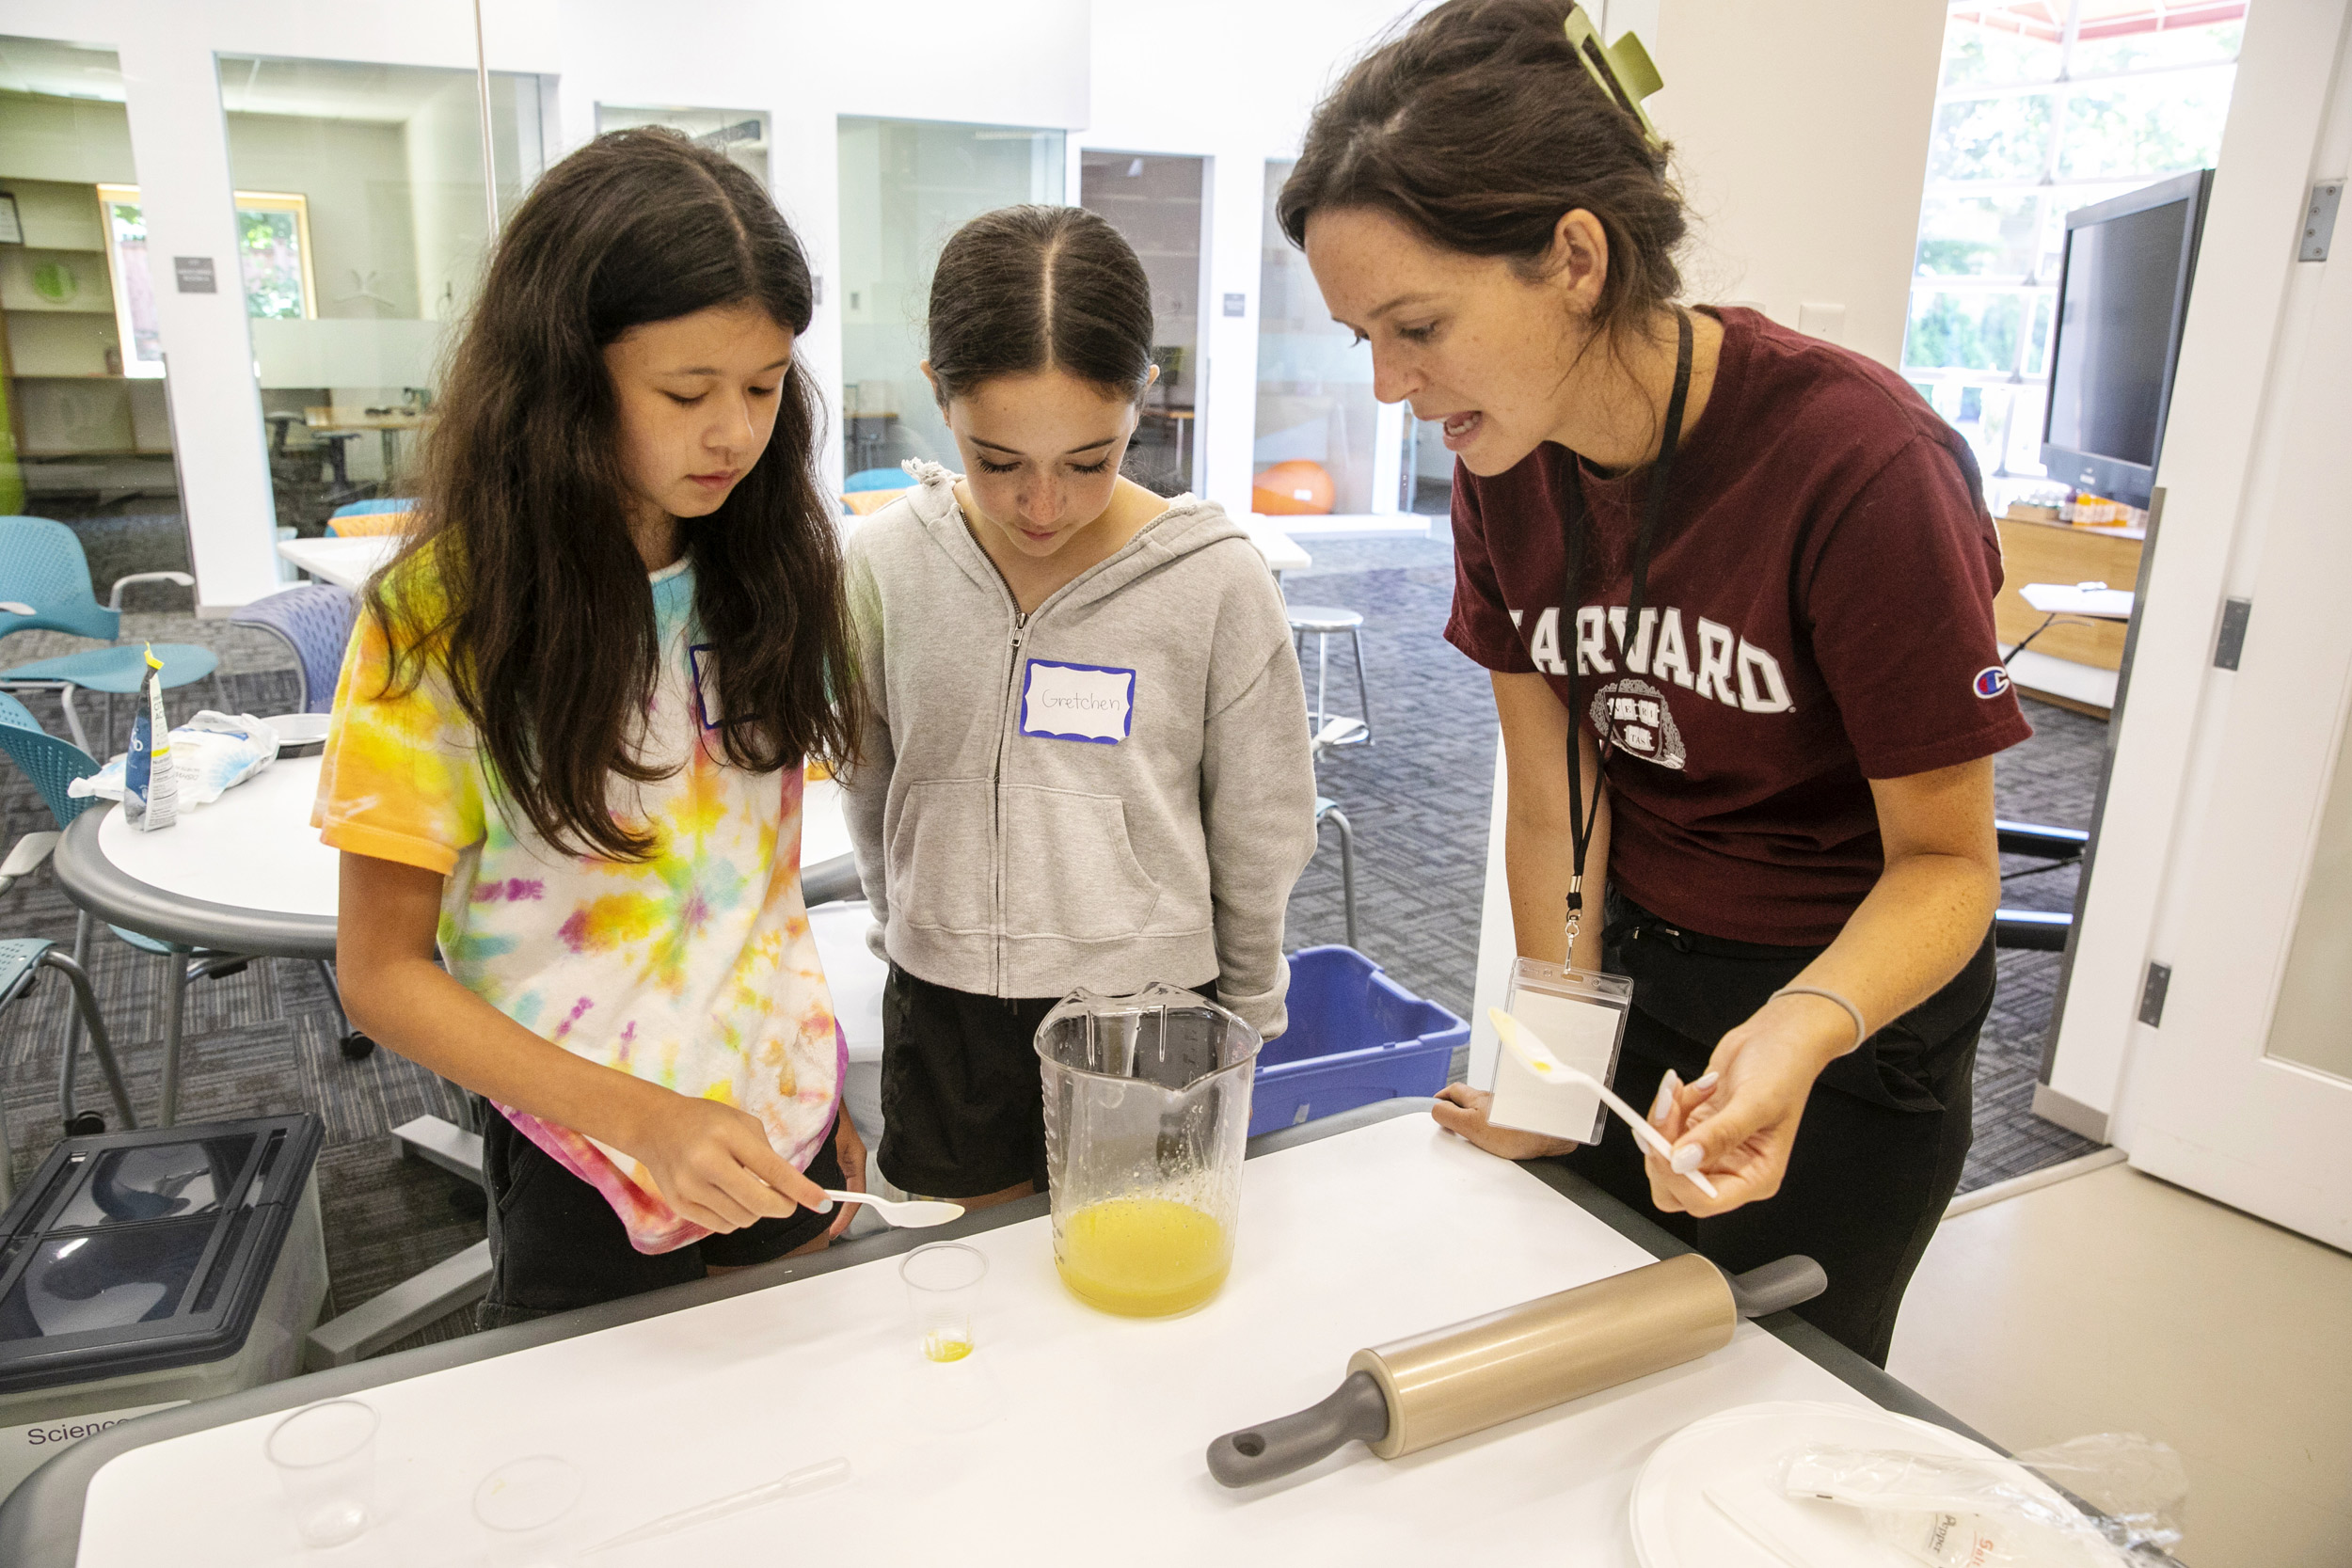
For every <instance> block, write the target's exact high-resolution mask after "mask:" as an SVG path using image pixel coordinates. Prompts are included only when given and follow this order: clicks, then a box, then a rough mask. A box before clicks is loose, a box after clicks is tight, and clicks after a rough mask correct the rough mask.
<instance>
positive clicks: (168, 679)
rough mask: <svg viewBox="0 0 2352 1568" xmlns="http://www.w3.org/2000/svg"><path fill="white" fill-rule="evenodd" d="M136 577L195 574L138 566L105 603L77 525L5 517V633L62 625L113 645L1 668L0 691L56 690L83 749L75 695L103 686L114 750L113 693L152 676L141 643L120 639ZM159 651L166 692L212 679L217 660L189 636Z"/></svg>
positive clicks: (0, 563) (0, 629) (216, 692)
mask: <svg viewBox="0 0 2352 1568" xmlns="http://www.w3.org/2000/svg"><path fill="white" fill-rule="evenodd" d="M135 582H176V583H178V584H180V586H181V587H183V588H193V587H195V586H196V579H195V578H192V577H190V576H188V574H187V573H185V572H134V573H132V574H131V575H130V576H129V577H125V578H116V579H115V585H114V587H113V589H112V590H111V591H109V593H108V594H107V598H106V602H105V603H104V604H103V605H102V604H100V603H99V602H98V599H97V596H96V595H95V594H92V593H91V592H90V584H89V561H88V559H87V557H86V556H84V555H83V553H82V541H81V540H80V539H79V538H77V537H75V535H74V532H73V531H72V529H70V528H68V527H66V526H65V525H64V524H63V523H53V522H51V521H50V520H49V519H48V518H46V517H0V637H6V636H7V635H8V633H10V632H12V631H62V632H71V633H72V634H73V635H74V636H77V637H94V638H96V639H98V640H99V641H103V642H106V643H108V644H111V645H110V646H107V647H103V648H91V649H88V650H87V651H85V652H82V653H78V654H64V655H61V656H59V657H56V658H43V659H37V660H35V661H34V662H33V663H31V664H20V665H18V666H16V667H15V668H14V669H12V670H0V692H6V691H55V692H56V693H57V694H58V696H59V699H60V700H61V701H62V702H63V703H64V704H65V722H66V728H68V729H69V730H72V732H73V742H74V744H75V745H77V746H79V747H81V749H82V750H83V751H85V752H87V751H92V750H95V748H93V747H92V746H91V745H90V743H89V736H88V735H87V733H85V732H84V730H83V728H82V716H81V715H80V714H79V713H77V712H75V711H74V707H73V694H74V693H75V692H76V691H98V692H103V693H104V695H105V697H106V730H107V735H106V744H107V747H108V748H109V749H111V748H112V746H113V743H114V736H113V731H114V699H115V698H117V697H120V696H129V695H132V694H134V693H135V692H136V691H137V690H138V689H139V685H140V683H141V682H142V681H143V680H144V679H145V678H146V675H147V660H146V657H145V656H144V654H143V652H142V650H141V649H139V648H136V647H131V646H126V645H124V644H123V643H121V642H120V641H119V639H120V638H121V636H122V591H123V590H124V589H125V588H128V587H129V586H130V585H131V584H133V583H135ZM155 657H157V658H160V659H162V660H163V663H164V674H163V679H164V689H165V690H167V691H169V690H172V689H177V688H179V687H183V686H187V685H190V684H191V683H193V682H196V681H200V680H205V679H208V678H212V677H213V676H214V674H215V671H216V670H217V669H218V668H219V665H220V660H219V658H218V657H216V656H215V654H214V653H213V651H212V650H211V649H210V648H199V647H197V646H195V645H194V644H192V643H187V642H162V643H158V644H156V647H155ZM213 702H214V705H215V706H218V705H219V704H220V687H219V683H218V681H217V680H215V682H214V687H213Z"/></svg>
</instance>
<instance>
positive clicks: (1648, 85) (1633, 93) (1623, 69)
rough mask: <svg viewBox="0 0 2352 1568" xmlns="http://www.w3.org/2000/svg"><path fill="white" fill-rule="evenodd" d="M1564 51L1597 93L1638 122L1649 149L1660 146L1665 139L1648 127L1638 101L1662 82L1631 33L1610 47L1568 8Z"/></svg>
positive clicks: (1581, 12)
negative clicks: (1572, 53) (1589, 78)
mask: <svg viewBox="0 0 2352 1568" xmlns="http://www.w3.org/2000/svg"><path fill="white" fill-rule="evenodd" d="M1565 25H1566V28H1567V34H1568V47H1569V48H1571V49H1573V50H1575V51H1576V57H1577V58H1578V59H1580V60H1582V61H1583V62H1584V69H1585V71H1586V72H1587V73H1589V74H1590V75H1591V76H1592V78H1593V80H1594V81H1596V82H1597V83H1599V84H1600V89H1601V91H1603V92H1605V93H1607V94H1608V95H1609V96H1610V97H1611V98H1613V99H1614V100H1615V101H1616V103H1617V106H1618V107H1619V108H1621V109H1623V110H1624V111H1625V112H1626V113H1627V114H1629V115H1631V116H1632V117H1633V118H1634V119H1638V120H1640V121H1641V122H1642V134H1643V135H1645V136H1647V137H1648V138H1649V139H1650V143H1651V145H1653V146H1663V145H1664V143H1665V138H1664V137H1663V136H1661V135H1659V134H1658V127H1657V126H1655V125H1652V124H1651V123H1650V119H1649V116H1648V115H1646V114H1645V113H1643V111H1642V100H1643V99H1645V98H1647V97H1648V96H1649V95H1650V94H1651V93H1654V92H1656V91H1657V90H1658V89H1659V88H1660V87H1664V86H1665V85H1666V84H1665V79H1664V78H1663V77H1661V76H1660V75H1659V74H1658V67H1657V66H1656V65H1655V64H1653V63H1652V62H1651V60H1650V57H1649V51H1648V50H1646V49H1645V48H1643V47H1642V40H1640V39H1638V38H1636V37H1634V36H1633V35H1632V34H1631V33H1625V34H1621V35H1619V37H1618V39H1617V41H1616V42H1614V43H1610V44H1604V43H1602V42H1601V41H1600V29H1599V28H1597V27H1596V26H1594V25H1593V19H1592V18H1591V17H1589V16H1587V15H1585V14H1584V8H1583V7H1581V6H1570V7H1569V8H1568V20H1567V23H1566V24H1565Z"/></svg>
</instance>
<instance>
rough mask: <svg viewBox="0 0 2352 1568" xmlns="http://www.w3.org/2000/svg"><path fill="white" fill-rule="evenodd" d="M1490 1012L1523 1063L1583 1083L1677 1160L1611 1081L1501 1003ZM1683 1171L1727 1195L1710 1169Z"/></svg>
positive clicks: (1650, 1145) (1649, 1144)
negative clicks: (1556, 1050) (1566, 1057)
mask: <svg viewBox="0 0 2352 1568" xmlns="http://www.w3.org/2000/svg"><path fill="white" fill-rule="evenodd" d="M1486 1016H1487V1017H1488V1018H1490V1019H1492V1020H1493V1021H1494V1026H1495V1034H1496V1035H1497V1036H1498V1037H1501V1039H1502V1043H1503V1045H1504V1046H1505V1047H1506V1048H1507V1049H1508V1050H1509V1051H1510V1053H1511V1054H1512V1055H1514V1056H1517V1057H1518V1059H1519V1065H1520V1066H1522V1067H1524V1068H1526V1069H1527V1070H1528V1071H1530V1072H1532V1073H1534V1075H1535V1076H1536V1077H1538V1078H1541V1079H1544V1080H1546V1081H1548V1082H1550V1083H1561V1082H1565V1083H1570V1084H1581V1085H1584V1086H1585V1087H1586V1088H1588V1089H1590V1090H1592V1091H1593V1092H1594V1093H1595V1094H1597V1095H1598V1096H1600V1102H1601V1103H1602V1104H1604V1105H1606V1106H1608V1107H1609V1108H1610V1109H1611V1110H1613V1111H1614V1112H1616V1113H1617V1119H1618V1120H1620V1121H1622V1122H1624V1123H1625V1124H1626V1125H1627V1126H1628V1127H1629V1128H1631V1129H1632V1130H1633V1136H1634V1137H1635V1139H1637V1140H1638V1141H1639V1142H1640V1143H1641V1145H1642V1147H1643V1148H1646V1149H1648V1150H1649V1151H1650V1152H1651V1153H1652V1154H1655V1155H1657V1156H1658V1157H1659V1158H1660V1159H1661V1160H1663V1161H1665V1162H1666V1163H1667V1164H1673V1163H1674V1157H1675V1150H1674V1145H1672V1144H1670V1143H1668V1142H1667V1141H1666V1136H1665V1134H1664V1133H1662V1132H1659V1131H1658V1129H1657V1128H1655V1127H1652V1126H1651V1125H1650V1124H1649V1121H1648V1119H1647V1118H1645V1117H1644V1116H1643V1115H1642V1113H1641V1112H1639V1111H1637V1110H1635V1109H1634V1108H1633V1107H1632V1106H1630V1105H1628V1104H1627V1103H1626V1102H1625V1101H1622V1100H1620V1099H1618V1098H1617V1096H1616V1094H1615V1092H1614V1091H1613V1090H1612V1089H1611V1088H1610V1087H1609V1085H1606V1084H1604V1083H1602V1082H1601V1081H1600V1080H1599V1079H1597V1078H1596V1077H1594V1076H1593V1075H1592V1074H1591V1073H1589V1072H1586V1071H1584V1070H1583V1069H1580V1068H1572V1067H1570V1066H1568V1064H1567V1063H1565V1062H1564V1061H1562V1060H1561V1059H1560V1058H1559V1057H1557V1056H1555V1055H1553V1054H1552V1053H1551V1048H1550V1047H1549V1046H1548V1045H1546V1044H1545V1043H1544V1042H1543V1041H1542V1040H1541V1039H1539V1038H1538V1037H1536V1034H1535V1031H1534V1030H1533V1029H1530V1028H1529V1027H1528V1026H1527V1025H1526V1024H1524V1023H1521V1022H1519V1021H1518V1019H1516V1018H1513V1017H1512V1016H1511V1015H1510V1014H1509V1013H1506V1012H1504V1011H1503V1010H1502V1008H1501V1007H1489V1008H1487V1009H1486ZM1680 1174H1681V1175H1683V1176H1685V1177H1686V1178H1688V1180H1690V1182H1691V1183H1692V1185H1693V1186H1695V1187H1697V1188H1698V1190H1699V1191H1700V1192H1703V1193H1705V1194H1706V1195H1707V1196H1709V1197H1721V1196H1723V1195H1722V1194H1721V1193H1719V1192H1717V1191H1716V1190H1715V1183H1713V1182H1712V1181H1709V1180H1708V1179H1707V1173H1706V1172H1704V1171H1696V1170H1693V1171H1684V1172H1681V1173H1680Z"/></svg>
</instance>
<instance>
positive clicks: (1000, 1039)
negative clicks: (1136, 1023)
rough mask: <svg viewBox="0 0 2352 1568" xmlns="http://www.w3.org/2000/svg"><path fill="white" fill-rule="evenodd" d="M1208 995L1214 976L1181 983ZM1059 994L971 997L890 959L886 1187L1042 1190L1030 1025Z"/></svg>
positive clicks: (885, 987) (1040, 1107) (936, 1193)
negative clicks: (1020, 1186)
mask: <svg viewBox="0 0 2352 1568" xmlns="http://www.w3.org/2000/svg"><path fill="white" fill-rule="evenodd" d="M1187 989H1188V990H1192V991H1194V992H1195V993H1197V994H1198V995H1200V996H1203V997H1206V998H1207V999H1208V1000H1209V1001H1211V1002H1214V1001H1216V981H1215V980H1209V981H1206V982H1204V983H1203V984H1200V985H1197V986H1192V987H1189V988H1187ZM1060 1005H1061V998H1060V997H1058V996H980V995H977V994H976V993H974V992H972V991H966V990H952V989H950V988H948V987H946V986H936V985H933V984H932V983H931V982H930V981H929V980H925V979H922V978H920V977H919V976H916V975H913V974H908V973H907V972H906V971H905V970H903V969H900V968H899V967H898V965H897V964H895V963H894V964H892V965H891V966H890V977H889V978H888V979H887V980H885V981H884V982H883V984H882V1144H881V1147H879V1148H876V1149H875V1151H874V1162H875V1164H878V1165H880V1166H881V1167H882V1175H883V1176H884V1177H885V1178H887V1179H888V1180H889V1181H890V1183H891V1185H892V1186H895V1187H898V1188H901V1189H903V1190H904V1191H907V1192H910V1193H920V1194H922V1195H924V1196H927V1197H947V1198H958V1197H980V1196H985V1195H987V1194H989V1193H1000V1192H1003V1191H1004V1190H1005V1189H1006V1188H1007V1187H1010V1186H1013V1185H1016V1184H1017V1183H1019V1182H1023V1181H1034V1182H1035V1183H1037V1190H1038V1191H1039V1192H1043V1191H1044V1190H1045V1087H1044V1079H1043V1077H1042V1075H1041V1073H1040V1072H1039V1070H1038V1061H1037V1044H1036V1041H1037V1029H1038V1025H1039V1024H1041V1023H1042V1022H1045V1015H1046V1014H1047V1013H1050V1012H1052V1011H1053V1010H1054V1009H1055V1008H1056V1007H1057V1006H1060Z"/></svg>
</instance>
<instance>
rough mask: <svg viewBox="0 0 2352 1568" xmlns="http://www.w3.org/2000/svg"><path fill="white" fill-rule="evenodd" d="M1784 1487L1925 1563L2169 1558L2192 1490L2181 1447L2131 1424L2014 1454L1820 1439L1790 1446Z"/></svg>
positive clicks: (1991, 1566)
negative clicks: (1854, 1513) (1849, 1517)
mask: <svg viewBox="0 0 2352 1568" xmlns="http://www.w3.org/2000/svg"><path fill="white" fill-rule="evenodd" d="M1781 1487H1782V1490H1783V1491H1785V1492H1786V1493H1788V1496H1790V1497H1819V1498H1821V1499H1823V1500H1824V1501H1828V1502H1835V1503H1843V1504H1845V1505H1847V1506H1848V1507H1851V1508H1856V1509H1860V1510H1862V1511H1864V1512H1865V1513H1867V1515H1868V1517H1869V1522H1870V1528H1871V1532H1872V1534H1874V1535H1875V1536H1876V1537H1877V1538H1878V1539H1879V1540H1881V1541H1883V1542H1884V1543H1886V1544H1889V1545H1892V1546H1896V1547H1898V1548H1899V1549H1900V1550H1901V1551H1903V1552H1904V1553H1905V1554H1907V1555H1908V1556H1909V1557H1911V1558H1912V1559H1913V1560H1916V1561H1918V1562H1921V1563H1925V1564H1929V1565H1930V1568H2140V1565H2144V1564H2148V1563H2157V1562H2165V1561H2169V1558H2167V1557H2165V1556H2164V1555H2163V1554H2164V1553H2165V1552H2166V1551H2167V1550H2169V1548H2170V1547H2171V1546H2173V1545H2175V1544H2178V1543H2179V1541H2180V1539H2181V1509H2182V1505H2183V1503H2184V1502H2185V1500H2186V1497H2187V1494H2188V1482H2187V1479H2186V1476H2185V1472H2184V1471H2183V1469H2182V1467H2181V1460H2180V1455H2178V1454H2176V1453H2174V1452H2173V1451H2172V1450H2171V1449H2169V1448H2167V1447H2165V1446H2164V1445H2163V1444H2161V1443H2156V1442H2152V1441H2151V1440H2149V1439H2148V1438H2145V1437H2140V1436H2137V1435H2135V1434H2133V1433H2096V1434H2094V1435H2091V1436H2088V1437H2076V1438H2074V1439H2072V1440H2071V1441H2069V1442H2065V1443H2060V1444H2057V1445H2055V1446H2053V1447H2050V1448H2046V1449H2033V1450H2030V1451H2028V1452H2026V1453H2021V1454H2018V1455H2017V1456H2016V1457H2015V1458H2014V1459H2010V1460H1999V1459H1967V1458H1957V1457H1954V1456H1951V1455H1947V1454H1933V1453H1907V1452H1902V1451H1899V1450H1894V1449H1847V1448H1832V1447H1827V1446H1814V1447H1809V1448H1804V1449H1798V1450H1797V1451H1795V1452H1794V1453H1792V1454H1790V1455H1789V1456H1788V1460H1787V1462H1786V1463H1785V1464H1784V1465H1783V1466H1782V1470H1781ZM2076 1502H2079V1503H2080V1504H2082V1505H2083V1506H2082V1507H2076V1506H2074V1504H2075V1503H2076Z"/></svg>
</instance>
